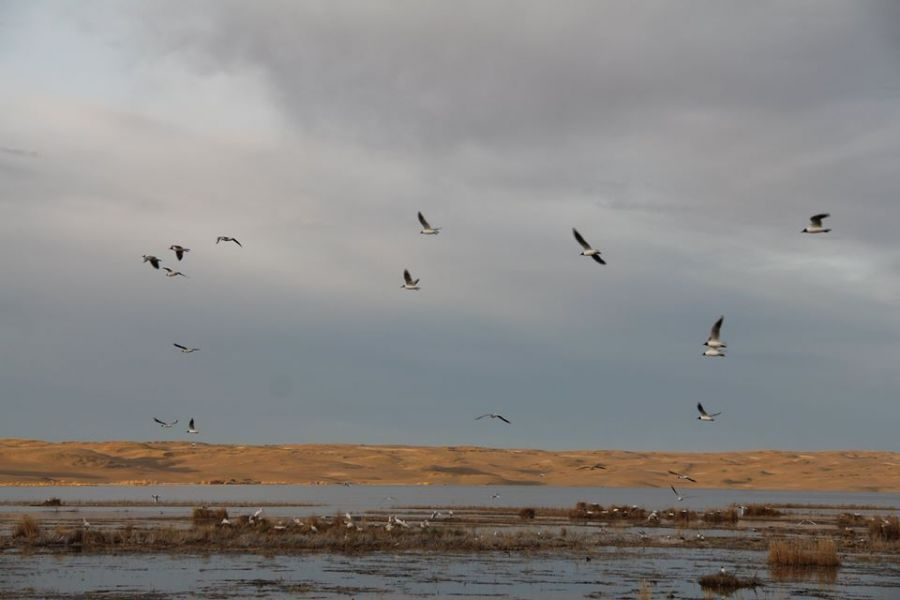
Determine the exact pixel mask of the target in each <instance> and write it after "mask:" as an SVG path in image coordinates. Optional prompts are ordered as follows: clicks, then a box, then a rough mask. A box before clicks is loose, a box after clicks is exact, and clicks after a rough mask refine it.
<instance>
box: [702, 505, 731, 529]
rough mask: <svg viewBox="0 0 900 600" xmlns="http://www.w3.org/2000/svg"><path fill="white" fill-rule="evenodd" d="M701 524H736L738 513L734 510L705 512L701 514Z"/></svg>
mask: <svg viewBox="0 0 900 600" xmlns="http://www.w3.org/2000/svg"><path fill="white" fill-rule="evenodd" d="M703 522H704V523H714V524H717V525H720V524H725V523H730V524H732V525H733V524H734V523H737V522H738V511H737V510H736V509H734V508H729V509H726V510H711V511H707V512H705V513H703Z"/></svg>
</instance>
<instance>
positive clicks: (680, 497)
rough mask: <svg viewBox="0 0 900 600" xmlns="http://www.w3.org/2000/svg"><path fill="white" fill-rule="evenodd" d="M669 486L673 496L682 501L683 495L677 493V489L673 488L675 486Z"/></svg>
mask: <svg viewBox="0 0 900 600" xmlns="http://www.w3.org/2000/svg"><path fill="white" fill-rule="evenodd" d="M669 487H670V488H672V492H673V493H674V494H675V497H676V498H678V501H679V502H684V496H682V495H681V494H679V493H678V490H676V489H675V486H673V485H670V486H669Z"/></svg>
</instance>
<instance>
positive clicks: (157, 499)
mask: <svg viewBox="0 0 900 600" xmlns="http://www.w3.org/2000/svg"><path fill="white" fill-rule="evenodd" d="M150 497H151V498H153V501H154V502H156V503H157V504H159V494H151V495H150Z"/></svg>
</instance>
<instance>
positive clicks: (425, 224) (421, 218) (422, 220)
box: [419, 211, 431, 229]
mask: <svg viewBox="0 0 900 600" xmlns="http://www.w3.org/2000/svg"><path fill="white" fill-rule="evenodd" d="M419 223H421V224H422V227H424V228H425V229H431V225H429V224H428V220H427V219H425V215H423V214H422V211H419Z"/></svg>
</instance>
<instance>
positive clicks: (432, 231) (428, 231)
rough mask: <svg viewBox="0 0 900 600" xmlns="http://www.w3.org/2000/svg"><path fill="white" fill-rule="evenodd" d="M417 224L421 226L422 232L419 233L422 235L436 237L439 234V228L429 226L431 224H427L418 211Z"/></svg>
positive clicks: (423, 216)
mask: <svg viewBox="0 0 900 600" xmlns="http://www.w3.org/2000/svg"><path fill="white" fill-rule="evenodd" d="M419 223H421V224H422V231H420V232H419V233H421V234H422V235H437V234H439V233H440V232H441V228H440V227H432V226H431V224H430V223H429V222H428V220H427V219H426V218H425V215H423V214H422V212H421V211H419Z"/></svg>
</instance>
